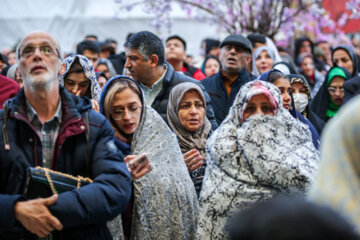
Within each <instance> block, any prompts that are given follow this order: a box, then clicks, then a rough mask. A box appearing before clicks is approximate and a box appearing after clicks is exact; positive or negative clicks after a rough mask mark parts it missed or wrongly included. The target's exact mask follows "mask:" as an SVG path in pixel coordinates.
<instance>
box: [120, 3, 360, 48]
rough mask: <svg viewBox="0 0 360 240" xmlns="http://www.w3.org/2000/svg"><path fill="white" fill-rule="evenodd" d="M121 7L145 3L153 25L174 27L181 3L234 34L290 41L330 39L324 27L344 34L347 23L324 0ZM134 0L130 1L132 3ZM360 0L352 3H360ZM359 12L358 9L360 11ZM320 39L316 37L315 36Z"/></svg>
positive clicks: (190, 13) (195, 15) (191, 13)
mask: <svg viewBox="0 0 360 240" xmlns="http://www.w3.org/2000/svg"><path fill="white" fill-rule="evenodd" d="M115 1H116V2H117V3H118V4H119V5H120V7H121V8H123V9H126V10H128V11H131V10H132V9H133V7H135V6H138V5H141V6H142V7H143V11H144V12H146V13H148V14H152V15H153V16H154V18H153V20H152V21H151V26H153V27H155V28H156V29H157V30H159V29H160V27H162V26H166V27H167V28H168V29H171V26H172V19H171V17H170V13H171V11H172V10H173V9H172V6H173V4H176V3H177V4H179V5H180V6H181V8H182V9H183V10H184V11H185V12H186V13H187V15H188V16H189V17H192V18H195V19H198V20H199V21H207V22H209V23H211V24H216V25H217V26H218V27H219V30H221V31H225V32H227V33H229V34H231V33H260V34H264V35H265V36H268V37H270V38H272V39H274V37H275V36H276V35H277V34H278V33H282V34H280V35H282V36H286V38H285V39H283V40H284V42H285V43H288V42H289V41H290V40H292V39H293V38H294V35H295V34H296V33H298V34H300V35H302V34H305V33H306V34H308V33H310V35H311V33H312V35H314V37H313V38H320V39H322V38H327V39H328V38H329V37H332V36H331V35H328V34H324V33H323V31H322V29H323V28H327V29H330V31H331V32H333V33H336V34H338V35H341V34H343V33H342V31H341V30H339V26H342V25H343V24H345V23H346V20H347V18H348V15H347V14H344V16H343V17H342V18H341V19H339V20H338V22H334V21H333V20H331V18H330V16H329V14H328V13H327V12H326V11H325V9H324V8H322V6H321V0H138V1H132V2H130V1H126V0H115ZM129 2H130V3H129ZM359 2H360V0H350V2H349V3H348V4H352V5H351V6H353V5H354V4H357V5H359ZM358 8H359V7H358ZM357 13H358V12H357ZM314 40H316V39H314Z"/></svg>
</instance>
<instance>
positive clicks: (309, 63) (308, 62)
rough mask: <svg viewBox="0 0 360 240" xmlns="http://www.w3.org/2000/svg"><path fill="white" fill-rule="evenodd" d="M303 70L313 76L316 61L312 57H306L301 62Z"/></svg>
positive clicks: (307, 74)
mask: <svg viewBox="0 0 360 240" xmlns="http://www.w3.org/2000/svg"><path fill="white" fill-rule="evenodd" d="M300 67H301V70H302V71H303V72H304V74H305V75H306V76H308V77H309V76H313V75H314V71H315V66H314V61H313V59H312V58H311V57H305V58H304V59H303V61H302V62H301V65H300Z"/></svg>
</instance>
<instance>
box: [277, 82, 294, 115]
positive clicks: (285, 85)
mask: <svg viewBox="0 0 360 240" xmlns="http://www.w3.org/2000/svg"><path fill="white" fill-rule="evenodd" d="M274 85H275V86H277V87H278V88H279V89H280V92H281V98H282V101H283V106H284V108H286V109H287V110H290V107H291V96H290V93H291V91H292V90H291V86H290V82H289V80H287V79H286V78H279V79H278V80H276V81H275V82H274Z"/></svg>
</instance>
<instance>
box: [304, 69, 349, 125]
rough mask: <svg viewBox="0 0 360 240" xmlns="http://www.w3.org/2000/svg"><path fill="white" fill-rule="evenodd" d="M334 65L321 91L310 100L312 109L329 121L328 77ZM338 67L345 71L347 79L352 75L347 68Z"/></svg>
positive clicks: (327, 75) (327, 76)
mask: <svg viewBox="0 0 360 240" xmlns="http://www.w3.org/2000/svg"><path fill="white" fill-rule="evenodd" d="M334 67H338V66H334ZM334 67H332V68H331V69H330V70H329V71H328V72H327V73H326V76H325V81H324V83H323V85H322V86H321V87H320V89H319V92H318V93H317V94H316V96H315V97H314V99H313V100H312V101H311V102H310V110H311V111H313V112H314V113H315V114H316V115H318V116H319V117H320V118H321V119H322V120H323V121H324V122H327V120H329V119H328V118H327V116H326V111H327V109H328V106H329V98H330V94H329V91H328V78H329V73H330V71H331V70H332V69H333V68H334ZM338 68H341V69H342V70H343V71H344V73H345V74H346V79H345V81H346V80H348V79H350V78H351V75H350V73H349V71H348V70H346V69H345V68H342V67H338Z"/></svg>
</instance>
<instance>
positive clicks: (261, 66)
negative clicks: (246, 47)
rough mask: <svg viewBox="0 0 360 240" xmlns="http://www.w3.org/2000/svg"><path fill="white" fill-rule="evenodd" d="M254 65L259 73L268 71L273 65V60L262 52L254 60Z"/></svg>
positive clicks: (266, 53)
mask: <svg viewBox="0 0 360 240" xmlns="http://www.w3.org/2000/svg"><path fill="white" fill-rule="evenodd" d="M255 65H256V68H257V70H258V71H259V73H260V74H261V73H264V72H267V71H269V70H270V69H271V68H272V66H273V65H274V60H273V59H272V58H271V57H270V55H269V53H268V52H267V51H265V50H264V51H262V52H261V53H260V54H259V56H258V57H257V58H256V60H255Z"/></svg>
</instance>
